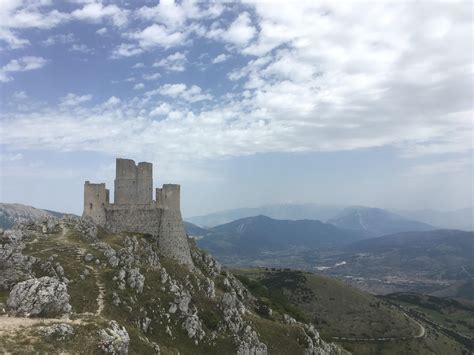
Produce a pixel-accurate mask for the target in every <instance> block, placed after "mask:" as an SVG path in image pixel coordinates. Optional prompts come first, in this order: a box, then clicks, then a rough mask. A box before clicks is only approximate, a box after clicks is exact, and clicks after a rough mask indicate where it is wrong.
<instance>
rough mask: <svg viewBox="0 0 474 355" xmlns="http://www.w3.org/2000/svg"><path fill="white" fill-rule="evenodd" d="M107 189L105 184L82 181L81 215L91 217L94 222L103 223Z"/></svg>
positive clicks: (107, 194)
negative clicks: (82, 209) (82, 204)
mask: <svg viewBox="0 0 474 355" xmlns="http://www.w3.org/2000/svg"><path fill="white" fill-rule="evenodd" d="M108 196H109V190H107V189H106V188H105V184H104V183H102V184H91V183H90V182H89V181H86V182H85V183H84V212H83V213H82V215H83V217H89V218H91V219H92V220H93V221H94V222H95V223H96V224H99V225H104V224H105V220H106V216H105V206H106V205H107V204H108Z"/></svg>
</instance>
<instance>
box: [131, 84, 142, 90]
mask: <svg viewBox="0 0 474 355" xmlns="http://www.w3.org/2000/svg"><path fill="white" fill-rule="evenodd" d="M144 88H145V84H143V83H138V84H135V86H134V87H133V90H143V89H144Z"/></svg>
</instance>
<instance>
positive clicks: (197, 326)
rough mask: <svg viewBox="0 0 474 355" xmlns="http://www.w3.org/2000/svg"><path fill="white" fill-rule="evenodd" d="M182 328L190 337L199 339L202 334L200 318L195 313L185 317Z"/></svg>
mask: <svg viewBox="0 0 474 355" xmlns="http://www.w3.org/2000/svg"><path fill="white" fill-rule="evenodd" d="M183 329H184V330H186V332H187V333H188V337H189V338H191V339H193V338H196V339H198V340H201V339H202V338H203V336H204V332H203V330H202V323H201V320H200V319H199V317H198V316H197V315H196V314H193V315H190V316H188V317H187V318H186V320H185V321H184V323H183Z"/></svg>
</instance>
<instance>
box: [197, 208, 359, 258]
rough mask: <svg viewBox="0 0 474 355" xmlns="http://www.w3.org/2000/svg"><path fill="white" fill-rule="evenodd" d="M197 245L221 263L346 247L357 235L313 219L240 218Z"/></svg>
mask: <svg viewBox="0 0 474 355" xmlns="http://www.w3.org/2000/svg"><path fill="white" fill-rule="evenodd" d="M209 231H210V232H209V233H208V234H207V235H205V236H204V237H203V238H201V239H199V240H198V241H197V243H198V245H199V246H200V247H201V248H203V249H205V250H208V251H209V252H210V253H211V254H213V255H215V256H216V257H217V258H221V259H222V260H229V259H226V258H229V257H230V258H232V260H234V259H238V258H259V257H260V256H264V255H267V254H268V253H275V252H285V253H292V252H296V251H298V250H311V249H318V248H322V247H332V246H336V245H342V244H347V243H350V242H352V241H355V240H358V239H360V238H361V237H360V235H358V234H357V233H355V232H351V231H345V230H341V229H339V228H337V227H335V226H333V225H331V224H328V223H323V222H321V221H314V220H297V221H290V220H277V219H272V218H269V217H266V216H256V217H248V218H243V219H239V220H236V221H233V222H230V223H227V224H223V225H220V226H217V227H214V228H211V229H210V230H209Z"/></svg>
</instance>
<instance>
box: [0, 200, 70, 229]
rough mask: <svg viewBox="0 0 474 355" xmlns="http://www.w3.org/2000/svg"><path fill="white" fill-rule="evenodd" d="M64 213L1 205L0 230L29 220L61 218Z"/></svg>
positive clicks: (17, 205) (17, 204)
mask: <svg viewBox="0 0 474 355" xmlns="http://www.w3.org/2000/svg"><path fill="white" fill-rule="evenodd" d="M64 215H65V214H64V213H60V212H54V211H49V210H42V209H39V208H35V207H31V206H26V205H22V204H19V203H0V228H3V229H8V228H11V227H12V226H13V225H14V224H15V223H17V222H22V221H29V220H39V219H41V218H45V217H48V216H51V217H59V218H61V217H62V216H64Z"/></svg>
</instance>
